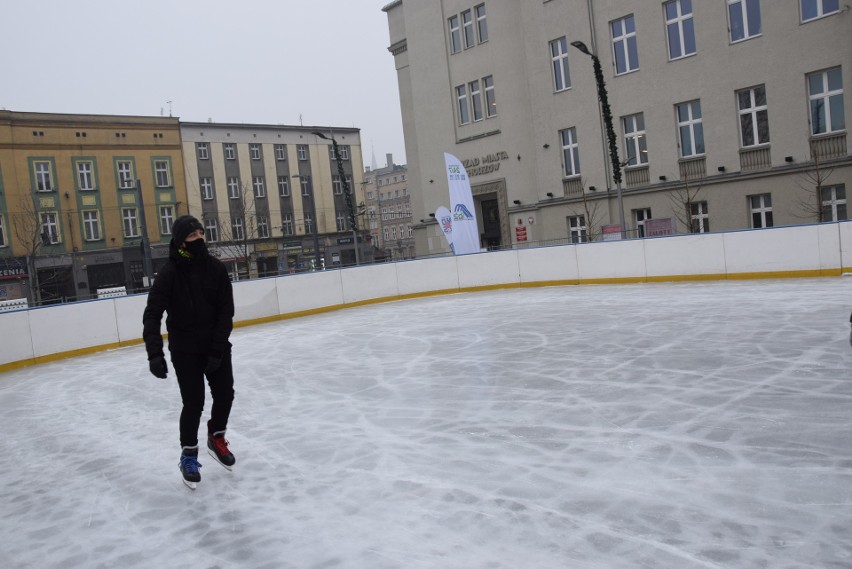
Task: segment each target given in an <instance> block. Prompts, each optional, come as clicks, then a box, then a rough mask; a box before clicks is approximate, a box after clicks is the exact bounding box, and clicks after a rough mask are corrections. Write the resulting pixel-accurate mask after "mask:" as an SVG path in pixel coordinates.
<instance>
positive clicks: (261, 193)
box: [251, 176, 266, 198]
mask: <svg viewBox="0 0 852 569" xmlns="http://www.w3.org/2000/svg"><path fill="white" fill-rule="evenodd" d="M251 187H252V189H253V190H254V197H256V198H265V197H266V179H265V178H264V177H263V176H252V179H251Z"/></svg>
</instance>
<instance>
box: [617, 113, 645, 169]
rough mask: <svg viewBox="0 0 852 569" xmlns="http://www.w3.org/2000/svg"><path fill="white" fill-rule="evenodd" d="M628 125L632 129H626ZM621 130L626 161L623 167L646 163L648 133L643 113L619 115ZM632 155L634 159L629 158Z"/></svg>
mask: <svg viewBox="0 0 852 569" xmlns="http://www.w3.org/2000/svg"><path fill="white" fill-rule="evenodd" d="M640 121H641V125H640ZM628 123H629V124H628ZM628 127H630V128H631V129H632V130H630V131H628ZM621 130H622V132H623V133H624V154H625V157H626V159H627V162H625V164H624V165H625V167H627V168H632V167H635V166H645V165H647V164H648V135H647V134H646V132H645V113H643V112H639V113H633V114H632V115H625V116H623V117H621ZM631 150H632V152H631ZM634 156H635V158H636V160H635V161H634V160H631V159H630V158H631V157H634Z"/></svg>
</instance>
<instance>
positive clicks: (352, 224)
mask: <svg viewBox="0 0 852 569" xmlns="http://www.w3.org/2000/svg"><path fill="white" fill-rule="evenodd" d="M311 134H313V135H315V136H318V137H320V138H322V139H323V140H330V141H331V145H332V147H333V148H334V156H335V158H337V175H338V176H339V177H340V183H341V184H343V195H344V196H345V197H346V211H347V213H348V214H349V229H350V230H352V244H353V246H354V247H355V264H356V265H360V264H361V256H360V255H359V254H358V224H357V223H356V221H355V207H354V206H353V204H352V192H351V191H350V190H349V182H347V181H346V173H345V172H344V171H343V159H342V158H341V157H340V149H339V148H338V147H337V141H336V140H335V139H334V135H332V136H331V137H330V138H329V137H328V136H326V135H324V134H323V133H321V132H319V131H316V130H314V131H311Z"/></svg>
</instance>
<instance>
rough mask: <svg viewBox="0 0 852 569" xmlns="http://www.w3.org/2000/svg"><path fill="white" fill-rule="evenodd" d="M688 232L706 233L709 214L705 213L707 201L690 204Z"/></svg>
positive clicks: (708, 228) (708, 225) (708, 224)
mask: <svg viewBox="0 0 852 569" xmlns="http://www.w3.org/2000/svg"><path fill="white" fill-rule="evenodd" d="M689 207H690V222H691V223H692V227H690V233H708V232H709V231H710V216H709V215H708V214H707V202H693V203H691V204H690V206H689Z"/></svg>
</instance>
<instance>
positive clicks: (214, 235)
mask: <svg viewBox="0 0 852 569" xmlns="http://www.w3.org/2000/svg"><path fill="white" fill-rule="evenodd" d="M204 238H205V239H206V240H207V242H208V243H218V242H219V220H218V219H216V218H215V217H205V218H204Z"/></svg>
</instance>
